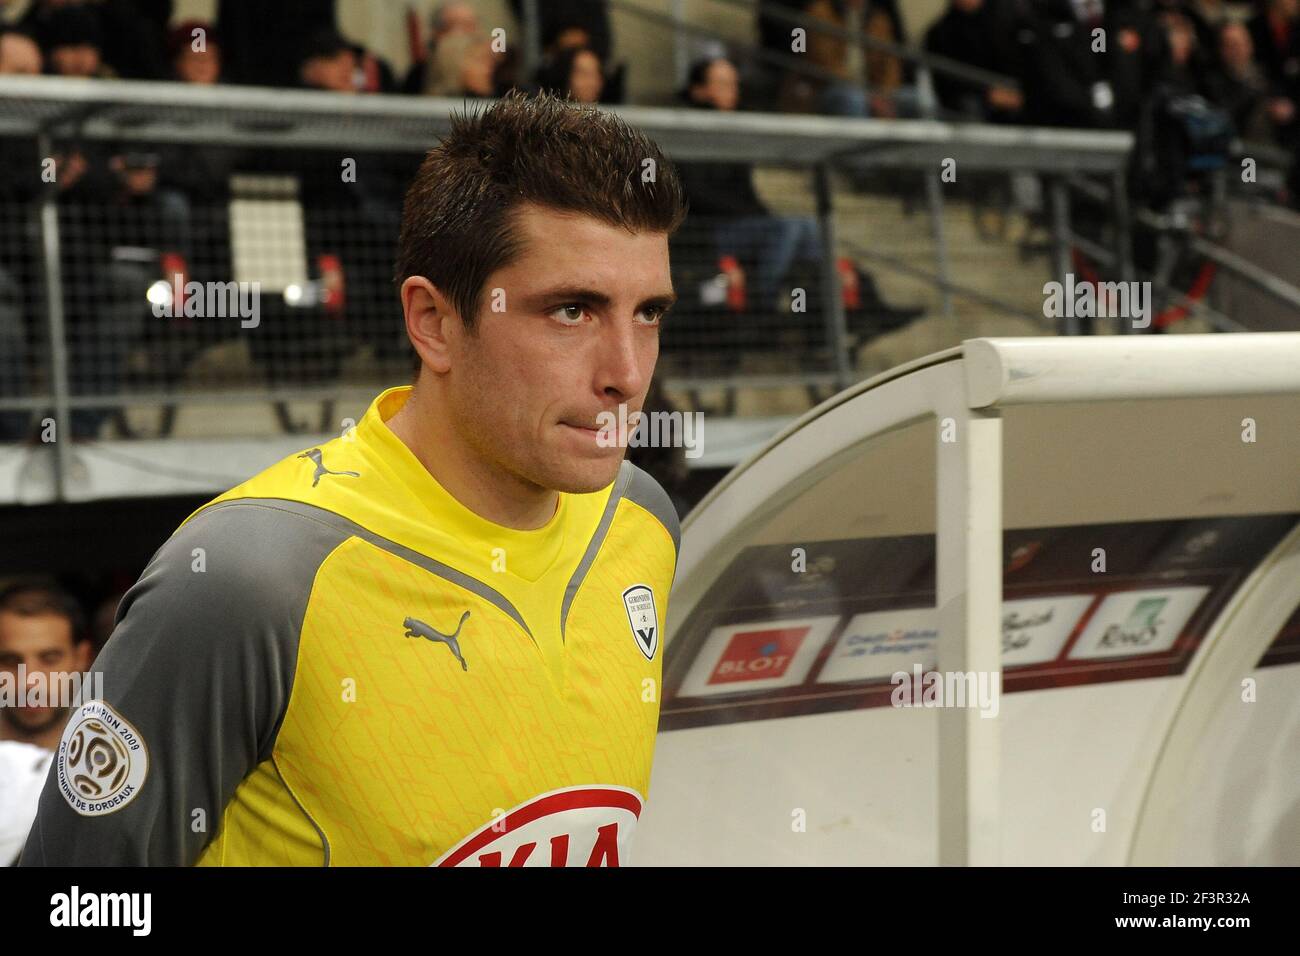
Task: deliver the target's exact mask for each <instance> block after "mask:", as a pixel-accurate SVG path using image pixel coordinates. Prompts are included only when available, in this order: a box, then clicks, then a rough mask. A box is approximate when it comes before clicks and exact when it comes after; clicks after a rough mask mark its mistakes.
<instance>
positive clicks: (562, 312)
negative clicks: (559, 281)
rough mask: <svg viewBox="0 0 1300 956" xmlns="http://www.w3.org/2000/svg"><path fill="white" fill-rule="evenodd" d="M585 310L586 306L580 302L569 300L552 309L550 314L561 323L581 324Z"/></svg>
mask: <svg viewBox="0 0 1300 956" xmlns="http://www.w3.org/2000/svg"><path fill="white" fill-rule="evenodd" d="M586 311H587V310H586V306H584V305H583V304H582V303H581V302H570V303H567V304H566V305H562V306H560V307H559V308H558V309H552V310H551V313H550V314H551V316H552V317H553V318H554V319H556V321H558V322H559V323H560V324H561V325H581V324H582V320H583V317H584V316H585V315H586ZM575 313H576V314H575Z"/></svg>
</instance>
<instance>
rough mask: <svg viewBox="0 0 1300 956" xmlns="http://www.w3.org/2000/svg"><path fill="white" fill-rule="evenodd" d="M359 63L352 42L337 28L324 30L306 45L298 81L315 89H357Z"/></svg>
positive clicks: (334, 91) (341, 90)
mask: <svg viewBox="0 0 1300 956" xmlns="http://www.w3.org/2000/svg"><path fill="white" fill-rule="evenodd" d="M357 66H358V62H357V54H356V51H355V50H354V49H353V48H352V44H351V43H349V42H348V41H347V40H345V39H344V38H343V37H342V36H341V35H340V34H339V33H338V31H336V30H334V29H326V30H321V31H318V32H317V33H315V34H313V35H312V36H311V37H310V38H309V39H308V40H307V42H306V43H305V44H304V45H303V51H302V59H301V60H300V61H299V64H298V82H299V83H300V84H302V85H303V86H304V87H306V88H308V89H313V90H328V91H330V92H333V93H355V92H357V83H356V71H357Z"/></svg>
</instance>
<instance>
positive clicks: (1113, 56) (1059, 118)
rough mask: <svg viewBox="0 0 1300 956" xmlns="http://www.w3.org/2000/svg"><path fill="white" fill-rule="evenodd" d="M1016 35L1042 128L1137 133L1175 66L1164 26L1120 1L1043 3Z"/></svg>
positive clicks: (1030, 105) (1032, 117)
mask: <svg viewBox="0 0 1300 956" xmlns="http://www.w3.org/2000/svg"><path fill="white" fill-rule="evenodd" d="M1098 30H1100V31H1102V32H1101V33H1096V31H1098ZM1017 36H1018V38H1019V39H1020V42H1021V56H1022V59H1023V62H1024V64H1025V67H1024V69H1025V92H1026V113H1027V116H1028V118H1029V121H1030V122H1032V123H1034V124H1036V125H1041V126H1077V127H1085V128H1094V129H1096V128H1101V129H1105V128H1110V129H1115V128H1120V129H1133V128H1134V127H1135V126H1136V125H1137V122H1138V118H1139V115H1140V112H1141V110H1142V106H1143V102H1144V101H1145V100H1146V98H1147V96H1148V95H1149V93H1150V92H1151V91H1152V90H1153V89H1154V88H1155V86H1156V84H1157V83H1158V82H1159V80H1160V78H1161V75H1162V71H1163V70H1164V69H1165V68H1166V66H1167V64H1168V62H1169V55H1168V44H1167V43H1166V42H1165V37H1164V34H1163V31H1162V30H1160V28H1159V25H1158V24H1155V23H1154V22H1153V21H1152V20H1151V19H1150V18H1149V17H1147V16H1146V15H1145V14H1144V13H1143V12H1142V11H1141V10H1139V9H1138V8H1137V7H1136V6H1135V5H1132V4H1125V3H1120V2H1117V0H1042V3H1041V5H1035V6H1033V7H1032V8H1031V9H1030V12H1029V13H1028V15H1027V17H1026V19H1025V21H1024V23H1023V25H1022V27H1021V29H1020V31H1019V32H1018V34H1017ZM1097 39H1104V42H1105V44H1106V55H1105V56H1101V55H1098V54H1097V53H1094V52H1093V44H1094V43H1095V42H1097Z"/></svg>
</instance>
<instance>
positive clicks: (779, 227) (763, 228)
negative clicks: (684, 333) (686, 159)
mask: <svg viewBox="0 0 1300 956" xmlns="http://www.w3.org/2000/svg"><path fill="white" fill-rule="evenodd" d="M685 98H686V101H687V103H688V104H689V105H690V106H692V107H694V108H696V109H711V110H718V111H720V112H732V111H734V110H736V109H737V107H738V106H739V104H740V76H739V73H738V72H737V71H736V67H735V66H734V65H733V64H732V63H731V61H730V60H727V59H724V58H718V59H713V60H701V61H699V62H698V63H696V64H695V65H694V66H693V67H692V68H691V72H690V80H689V85H688V87H687V89H686V92H685ZM680 173H681V177H682V184H683V185H684V186H685V187H686V193H687V195H688V197H689V198H690V208H691V213H692V215H696V216H701V217H704V218H705V219H706V220H707V221H708V222H710V223H712V224H713V228H712V232H713V235H714V239H715V245H716V246H717V249H718V251H719V252H725V253H731V254H734V255H736V256H737V258H738V259H739V260H740V261H741V262H742V263H745V264H749V265H750V266H751V268H749V269H748V270H747V274H748V275H749V276H750V279H751V281H750V282H749V283H748V288H749V290H750V291H751V292H752V294H753V297H754V302H755V304H756V305H755V307H756V309H757V310H758V311H759V312H760V313H763V314H768V313H770V312H771V311H773V310H774V309H776V306H777V302H776V294H777V289H778V288H779V286H780V283H781V282H782V280H783V279H785V278H786V275H787V273H788V272H789V271H790V269H791V267H792V266H793V265H794V264H795V263H796V262H797V261H799V260H805V261H810V262H817V261H819V260H820V259H821V254H822V247H821V236H820V234H819V232H818V228H817V222H816V220H814V219H812V218H810V217H806V216H775V215H773V214H772V213H771V211H770V210H768V208H767V206H766V205H765V204H764V203H763V201H762V199H760V198H759V195H758V192H757V191H756V190H755V189H754V180H753V167H751V166H749V165H748V164H746V163H683V164H682V165H681V167H680Z"/></svg>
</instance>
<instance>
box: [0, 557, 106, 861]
mask: <svg viewBox="0 0 1300 956" xmlns="http://www.w3.org/2000/svg"><path fill="white" fill-rule="evenodd" d="M92 656H93V650H92V643H91V641H90V639H89V631H88V629H87V626H86V620H85V615H84V613H83V612H82V610H81V607H80V605H79V604H78V603H77V601H76V599H75V598H74V597H72V596H71V595H70V594H68V593H67V592H66V591H64V590H63V589H62V588H59V587H57V586H55V585H51V584H46V583H41V582H26V583H19V584H15V585H11V586H10V587H8V588H6V589H4V590H3V591H0V866H8V865H10V864H12V863H13V862H14V861H15V860H16V859H17V857H18V854H19V852H20V851H21V850H22V847H23V843H24V841H25V840H26V838H27V832H28V830H29V829H31V824H32V819H33V818H34V817H35V815H36V804H37V800H38V798H39V797H40V794H41V788H42V786H43V785H44V783H45V778H46V775H47V772H48V771H49V767H50V761H51V759H52V758H53V757H54V753H55V751H56V750H57V749H58V746H59V739H60V738H61V737H62V735H63V728H64V725H65V724H66V723H67V721H68V715H69V713H70V711H71V707H72V706H73V705H74V704H76V701H75V700H72V699H67V700H65V699H63V697H64V695H65V694H69V693H74V692H79V691H80V688H81V685H82V684H83V683H84V677H85V673H84V672H86V671H87V670H88V668H89V667H90V661H91V657H92ZM70 678H75V680H73V679H70Z"/></svg>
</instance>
